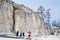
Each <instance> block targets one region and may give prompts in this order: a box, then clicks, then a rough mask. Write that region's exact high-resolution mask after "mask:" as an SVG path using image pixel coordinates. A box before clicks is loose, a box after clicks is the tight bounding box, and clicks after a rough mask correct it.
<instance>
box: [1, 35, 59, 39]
mask: <svg viewBox="0 0 60 40" xmlns="http://www.w3.org/2000/svg"><path fill="white" fill-rule="evenodd" d="M31 38H32V40H60V36H55V35H54V36H53V35H46V36H32V37H31ZM0 40H26V39H15V38H4V37H0Z"/></svg>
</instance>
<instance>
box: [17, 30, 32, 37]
mask: <svg viewBox="0 0 60 40" xmlns="http://www.w3.org/2000/svg"><path fill="white" fill-rule="evenodd" d="M19 34H20V35H19ZM27 35H28V37H30V36H31V32H30V31H29V32H27ZM16 36H17V37H18V36H20V37H25V33H24V32H21V33H19V31H17V32H16Z"/></svg>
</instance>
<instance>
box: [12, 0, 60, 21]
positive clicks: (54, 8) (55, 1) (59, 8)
mask: <svg viewBox="0 0 60 40" xmlns="http://www.w3.org/2000/svg"><path fill="white" fill-rule="evenodd" d="M13 1H14V2H15V3H17V4H24V5H25V6H27V7H29V8H30V9H32V10H34V11H37V9H38V8H39V6H41V5H42V6H43V7H44V8H45V10H47V9H48V8H50V9H51V10H50V15H51V20H50V21H51V22H52V21H53V20H60V0H13Z"/></svg>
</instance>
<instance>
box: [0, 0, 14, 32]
mask: <svg viewBox="0 0 60 40" xmlns="http://www.w3.org/2000/svg"><path fill="white" fill-rule="evenodd" d="M0 1H2V2H1V4H0V32H10V31H11V30H12V27H13V5H11V4H9V3H8V2H7V1H5V0H0Z"/></svg>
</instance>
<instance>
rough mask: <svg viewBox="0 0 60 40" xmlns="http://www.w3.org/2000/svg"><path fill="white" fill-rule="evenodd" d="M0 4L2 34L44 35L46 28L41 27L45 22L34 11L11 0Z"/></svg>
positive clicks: (0, 29)
mask: <svg viewBox="0 0 60 40" xmlns="http://www.w3.org/2000/svg"><path fill="white" fill-rule="evenodd" d="M0 3H1V4H0V32H6V33H8V32H16V31H19V32H28V31H31V32H32V34H38V33H39V32H40V33H41V34H42V33H43V32H42V31H44V30H42V28H43V27H44V26H43V25H42V26H41V25H40V24H41V22H42V21H43V20H42V18H41V17H40V16H39V15H37V14H34V11H33V10H31V9H29V8H28V7H25V6H24V5H19V4H15V3H14V2H12V1H10V0H1V1H0ZM42 24H43V22H42ZM40 29H41V31H39V30H40Z"/></svg>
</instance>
